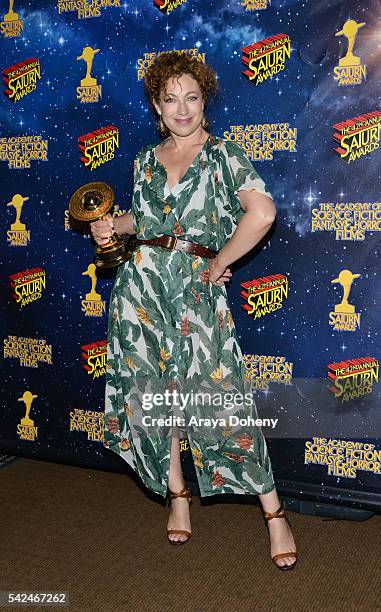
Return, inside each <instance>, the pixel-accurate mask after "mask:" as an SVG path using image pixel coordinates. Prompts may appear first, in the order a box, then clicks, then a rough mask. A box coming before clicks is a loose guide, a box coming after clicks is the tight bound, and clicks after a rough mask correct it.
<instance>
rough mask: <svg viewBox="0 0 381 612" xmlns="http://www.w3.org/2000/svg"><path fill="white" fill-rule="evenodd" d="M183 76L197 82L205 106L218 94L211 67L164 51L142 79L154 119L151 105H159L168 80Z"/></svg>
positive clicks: (180, 54)
mask: <svg viewBox="0 0 381 612" xmlns="http://www.w3.org/2000/svg"><path fill="white" fill-rule="evenodd" d="M183 74H189V75H191V76H192V77H193V78H194V79H195V80H196V81H197V83H198V85H199V87H200V90H201V94H202V97H203V100H204V103H205V104H207V102H208V101H209V100H210V98H212V97H214V96H216V95H217V94H218V92H219V86H218V81H217V75H216V73H215V71H214V70H213V68H212V67H211V66H209V65H208V64H203V63H201V62H198V61H197V60H196V59H194V58H193V56H190V55H185V54H183V53H178V52H177V51H165V52H163V53H161V54H160V55H159V56H158V57H156V59H155V60H154V61H153V62H152V64H150V66H149V67H148V68H147V70H146V74H145V77H144V92H145V94H146V96H147V98H148V100H149V102H150V105H151V107H152V110H153V112H154V114H155V115H156V117H157V116H158V115H157V112H156V109H155V107H154V104H153V103H154V102H156V103H157V104H158V103H159V101H160V94H161V93H162V92H165V87H166V85H167V82H168V79H171V78H173V77H175V78H176V77H180V76H182V75H183Z"/></svg>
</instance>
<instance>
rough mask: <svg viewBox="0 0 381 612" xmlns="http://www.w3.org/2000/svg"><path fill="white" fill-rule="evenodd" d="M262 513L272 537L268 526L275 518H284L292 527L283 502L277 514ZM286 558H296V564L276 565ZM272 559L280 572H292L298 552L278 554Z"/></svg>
mask: <svg viewBox="0 0 381 612" xmlns="http://www.w3.org/2000/svg"><path fill="white" fill-rule="evenodd" d="M262 513H263V516H264V518H265V521H266V527H267V531H268V532H269V535H270V530H269V526H268V524H267V523H268V521H271V519H273V518H284V519H286V521H287V524H288V525H289V527H291V523H290V521H289V520H288V518H287V516H286V515H285V513H284V507H283V501H282V502H281V504H280V506H279V508H278V510H276V511H275V512H265V511H264V510H263V509H262ZM285 557H295V561H294V563H292V564H291V565H278V564H277V563H276V560H277V559H284V558H285ZM271 559H272V560H273V562H274V564H275V565H276V566H277V568H279V569H280V570H291V569H294V567H295V565H296V562H297V560H298V555H297V553H296V551H291V552H287V553H278V554H277V555H274V556H273V557H271Z"/></svg>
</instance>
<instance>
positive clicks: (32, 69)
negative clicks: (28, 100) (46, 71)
mask: <svg viewBox="0 0 381 612" xmlns="http://www.w3.org/2000/svg"><path fill="white" fill-rule="evenodd" d="M40 78H41V68H40V60H39V59H36V58H35V57H31V58H29V59H26V60H24V61H22V62H18V63H17V64H14V65H13V66H10V67H9V68H5V69H4V70H3V82H4V85H5V86H6V89H5V90H4V94H5V95H6V97H7V98H8V100H10V101H11V102H17V101H18V100H21V98H23V97H24V96H27V95H28V94H30V93H32V91H34V90H35V89H36V88H37V81H39V80H40Z"/></svg>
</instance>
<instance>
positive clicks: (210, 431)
mask: <svg viewBox="0 0 381 612" xmlns="http://www.w3.org/2000/svg"><path fill="white" fill-rule="evenodd" d="M240 190H253V191H257V192H258V193H262V194H265V195H267V196H269V197H271V194H270V192H269V191H268V189H267V187H266V185H265V183H264V182H263V180H262V179H261V177H260V176H259V175H258V173H257V172H256V171H255V169H254V168H253V166H252V164H251V162H250V161H249V159H248V158H247V157H246V155H245V153H244V151H243V149H242V148H241V147H240V146H238V145H237V144H236V143H234V142H230V141H227V140H224V139H222V138H219V137H215V136H213V135H209V137H208V139H207V141H206V142H205V144H204V146H203V148H202V149H201V151H200V153H199V154H198V155H197V156H196V157H195V159H194V160H193V162H192V164H191V165H190V167H189V168H188V170H187V171H186V173H185V174H184V175H183V176H182V178H181V179H180V181H179V182H178V183H177V184H176V185H175V186H174V187H173V188H172V189H171V190H170V189H169V187H168V184H167V176H166V171H165V168H164V166H163V165H162V164H161V163H160V162H159V160H158V158H157V156H156V145H149V146H147V147H144V148H143V149H142V150H141V151H140V153H139V154H138V156H137V158H136V160H135V164H134V190H133V197H132V206H131V211H130V212H131V214H132V218H133V223H134V229H135V231H136V234H137V238H140V239H150V238H154V237H156V236H159V235H162V234H169V235H173V236H178V237H179V238H182V239H184V240H190V241H193V242H197V243H199V244H201V245H203V246H206V247H209V248H211V249H214V250H217V251H219V250H220V249H222V247H223V246H224V245H225V244H226V242H227V241H228V240H229V238H230V237H231V236H232V234H233V233H234V230H235V228H236V226H237V224H238V223H239V221H240V220H241V218H242V216H243V215H244V211H243V210H242V208H241V206H240V200H239V196H238V192H239V191H240ZM207 269H208V259H206V258H203V257H198V256H194V255H191V254H189V253H183V252H181V251H176V250H172V251H170V250H167V249H163V248H161V247H153V246H148V245H139V246H138V248H136V249H135V250H134V252H133V254H132V257H131V258H130V259H129V260H128V261H126V262H125V263H123V264H121V265H120V266H119V268H118V270H117V274H116V279H115V284H114V287H113V289H112V292H111V297H110V304H109V313H108V344H107V370H106V391H105V429H104V446H105V448H107V449H110V450H112V451H114V452H115V453H117V454H119V455H120V456H121V457H122V458H123V459H124V460H125V461H126V462H127V463H128V464H129V465H130V467H131V468H132V469H133V470H134V471H135V472H136V473H137V474H138V475H139V477H140V479H141V480H142V482H143V483H144V484H145V485H146V486H147V487H148V488H149V489H150V490H151V491H153V492H156V493H158V494H159V495H162V496H163V497H165V496H166V495H167V492H168V473H169V462H170V448H171V436H172V427H173V426H174V425H176V426H177V427H178V428H179V430H180V431H182V432H183V435H186V436H187V437H188V440H189V445H190V449H191V453H192V458H193V462H194V466H195V472H196V475H197V481H198V486H199V490H200V495H201V496H202V497H206V496H211V495H215V494H220V493H237V494H245V493H246V494H262V493H268V492H270V491H271V490H272V489H273V488H274V480H273V474H272V469H271V462H270V458H269V455H268V451H267V445H266V442H265V439H264V437H263V433H262V431H261V429H260V428H259V427H258V426H257V425H256V424H255V421H256V419H257V418H258V417H257V412H256V406H255V402H254V398H253V394H252V391H251V389H250V386H249V383H247V382H246V381H245V379H244V366H243V361H242V351H241V348H240V345H239V341H238V336H237V332H236V328H235V324H234V319H233V316H232V313H231V310H230V307H229V303H228V299H227V293H226V287H225V286H224V285H222V286H215V285H213V284H212V283H209V282H208V281H207V279H205V271H206V270H207ZM176 393H177V395H175V394H176ZM155 395H156V399H155ZM158 398H159V399H158ZM109 422H110V423H111V422H112V423H114V424H117V425H118V430H117V431H116V432H114V433H112V432H111V431H109V429H108V424H109Z"/></svg>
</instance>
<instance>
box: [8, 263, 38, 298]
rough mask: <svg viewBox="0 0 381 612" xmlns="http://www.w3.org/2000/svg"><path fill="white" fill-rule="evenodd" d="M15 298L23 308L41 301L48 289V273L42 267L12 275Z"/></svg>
mask: <svg viewBox="0 0 381 612" xmlns="http://www.w3.org/2000/svg"><path fill="white" fill-rule="evenodd" d="M9 278H10V280H11V287H12V289H13V294H12V296H13V298H14V300H15V302H16V304H18V305H19V306H20V308H23V307H24V306H26V305H27V304H31V303H32V302H35V301H36V300H40V299H41V297H42V292H43V290H44V289H46V272H45V270H43V269H42V268H40V267H37V268H31V269H29V268H28V269H27V270H22V271H21V272H16V274H11V275H10V277H9Z"/></svg>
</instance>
